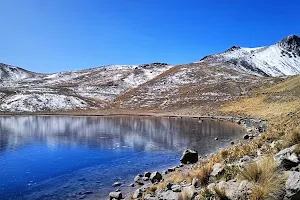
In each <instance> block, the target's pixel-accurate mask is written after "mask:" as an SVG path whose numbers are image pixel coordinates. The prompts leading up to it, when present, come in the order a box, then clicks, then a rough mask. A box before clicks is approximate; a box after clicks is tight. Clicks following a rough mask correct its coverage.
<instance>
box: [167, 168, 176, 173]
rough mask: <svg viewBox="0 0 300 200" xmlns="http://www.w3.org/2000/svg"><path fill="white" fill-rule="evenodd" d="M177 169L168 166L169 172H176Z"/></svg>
mask: <svg viewBox="0 0 300 200" xmlns="http://www.w3.org/2000/svg"><path fill="white" fill-rule="evenodd" d="M175 170H176V168H175V167H171V168H168V172H174V171H175Z"/></svg>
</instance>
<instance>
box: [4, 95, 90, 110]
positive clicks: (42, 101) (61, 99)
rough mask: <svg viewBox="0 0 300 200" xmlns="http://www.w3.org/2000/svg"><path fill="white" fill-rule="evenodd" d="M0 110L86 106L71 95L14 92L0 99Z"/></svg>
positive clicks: (57, 108)
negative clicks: (0, 101)
mask: <svg viewBox="0 0 300 200" xmlns="http://www.w3.org/2000/svg"><path fill="white" fill-rule="evenodd" d="M2 102H3V103H2V104H1V105H0V110H1V111H10V112H36V111H49V110H70V109H76V108H87V107H88V106H89V105H88V103H87V102H85V101H83V100H81V99H79V98H77V97H73V96H65V95H59V94H47V93H46V94H16V95H12V96H8V97H6V98H5V99H2Z"/></svg>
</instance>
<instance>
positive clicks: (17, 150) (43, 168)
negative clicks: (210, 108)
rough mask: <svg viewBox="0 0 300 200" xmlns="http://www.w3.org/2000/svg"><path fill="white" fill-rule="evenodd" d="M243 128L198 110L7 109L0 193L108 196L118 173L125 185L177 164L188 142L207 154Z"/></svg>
mask: <svg viewBox="0 0 300 200" xmlns="http://www.w3.org/2000/svg"><path fill="white" fill-rule="evenodd" d="M243 133H244V130H243V129H242V128H241V127H239V126H237V125H236V124H234V123H229V122H222V121H215V120H204V121H203V122H202V123H199V122H198V119H196V118H179V117H178V118H168V117H137V116H107V117H106V116H105V117H77V116H76V117H75V116H74V117H72V116H2V117H0V199H1V200H6V199H14V200H18V199H22V200H25V199H30V200H33V199H49V200H50V199H51V200H52V199H80V198H82V199H107V197H108V193H109V192H110V191H114V190H116V188H113V187H112V184H113V183H114V182H116V181H119V182H122V183H123V186H122V187H121V190H128V189H129V188H130V187H129V186H128V185H129V184H130V183H132V182H133V178H134V176H135V175H136V174H138V173H141V174H143V173H144V172H145V171H153V170H163V169H166V168H168V167H171V166H175V165H178V164H179V159H180V157H181V154H182V151H183V150H185V149H186V148H192V149H195V150H197V151H198V153H199V154H200V155H207V154H210V153H212V152H214V151H216V150H218V149H219V148H221V147H225V146H229V145H230V141H231V139H233V140H235V139H239V138H241V137H242V135H243ZM216 137H218V138H219V140H218V141H216V140H215V139H214V138H216Z"/></svg>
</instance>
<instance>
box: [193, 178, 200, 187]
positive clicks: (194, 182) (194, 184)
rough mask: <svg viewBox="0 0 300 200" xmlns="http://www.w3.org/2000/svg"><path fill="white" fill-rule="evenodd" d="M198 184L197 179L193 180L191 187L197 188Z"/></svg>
mask: <svg viewBox="0 0 300 200" xmlns="http://www.w3.org/2000/svg"><path fill="white" fill-rule="evenodd" d="M198 183H199V179H197V178H193V181H192V186H194V187H197V186H198Z"/></svg>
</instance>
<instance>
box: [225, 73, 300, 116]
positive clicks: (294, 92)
mask: <svg viewBox="0 0 300 200" xmlns="http://www.w3.org/2000/svg"><path fill="white" fill-rule="evenodd" d="M297 110H300V76H299V75H298V76H294V77H291V78H289V79H287V80H286V81H284V82H282V83H279V84H276V85H274V86H272V87H268V88H263V89H259V90H256V91H255V92H253V94H252V97H251V98H243V99H240V100H237V101H234V102H230V103H228V104H225V105H223V106H222V107H221V111H222V112H225V113H235V114H239V115H247V116H249V115H250V116H259V117H271V116H280V115H282V114H287V113H289V112H293V111H297Z"/></svg>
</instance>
